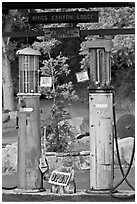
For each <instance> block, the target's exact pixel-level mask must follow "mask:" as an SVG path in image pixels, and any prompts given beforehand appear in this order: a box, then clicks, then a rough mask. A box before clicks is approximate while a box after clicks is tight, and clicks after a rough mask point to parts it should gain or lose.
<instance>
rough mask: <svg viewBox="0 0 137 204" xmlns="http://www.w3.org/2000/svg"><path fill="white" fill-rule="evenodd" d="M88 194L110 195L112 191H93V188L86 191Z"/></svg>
mask: <svg viewBox="0 0 137 204" xmlns="http://www.w3.org/2000/svg"><path fill="white" fill-rule="evenodd" d="M86 193H90V194H109V193H110V189H99V190H97V189H93V188H90V189H87V190H86Z"/></svg>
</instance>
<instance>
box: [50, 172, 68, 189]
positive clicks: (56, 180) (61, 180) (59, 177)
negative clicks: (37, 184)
mask: <svg viewBox="0 0 137 204" xmlns="http://www.w3.org/2000/svg"><path fill="white" fill-rule="evenodd" d="M70 177H71V173H66V172H59V171H56V170H54V171H52V174H51V176H50V178H49V181H48V182H49V183H51V184H54V185H60V186H67V184H68V182H69V180H70Z"/></svg>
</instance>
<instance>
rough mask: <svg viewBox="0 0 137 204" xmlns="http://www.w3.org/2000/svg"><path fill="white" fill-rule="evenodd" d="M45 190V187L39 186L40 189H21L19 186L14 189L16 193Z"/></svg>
mask: <svg viewBox="0 0 137 204" xmlns="http://www.w3.org/2000/svg"><path fill="white" fill-rule="evenodd" d="M44 191H46V189H45V188H41V189H26V190H25V189H21V188H16V189H14V192H16V193H39V192H44Z"/></svg>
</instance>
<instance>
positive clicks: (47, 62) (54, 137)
mask: <svg viewBox="0 0 137 204" xmlns="http://www.w3.org/2000/svg"><path fill="white" fill-rule="evenodd" d="M58 44H59V42H58V41H57V40H55V39H52V40H50V41H42V42H34V43H33V48H35V49H38V50H40V51H41V52H42V54H43V55H44V56H43V58H46V59H44V60H43V61H42V62H41V67H40V69H41V74H42V75H44V76H48V77H52V87H50V88H49V87H48V88H41V92H42V93H43V94H44V95H45V96H46V97H47V98H53V101H54V103H53V106H52V108H51V118H50V124H48V125H47V148H48V151H58V152H60V151H65V150H66V149H67V147H68V141H72V140H73V139H74V134H73V131H72V130H71V126H70V125H69V123H68V118H69V113H68V111H67V110H66V106H67V103H70V102H71V101H74V100H76V99H77V96H76V92H75V90H73V85H72V82H68V83H63V81H62V82H60V80H59V77H60V76H62V75H64V76H67V75H68V74H69V72H70V70H69V69H68V67H69V66H68V64H67V60H68V58H67V57H65V56H62V54H61V53H60V54H59V55H58V56H56V58H53V57H52V56H51V53H52V50H53V49H54V48H55V47H56V45H58Z"/></svg>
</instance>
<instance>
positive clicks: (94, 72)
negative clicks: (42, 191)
mask: <svg viewBox="0 0 137 204" xmlns="http://www.w3.org/2000/svg"><path fill="white" fill-rule="evenodd" d="M111 47H112V41H111V40H107V39H104V38H96V39H94V40H91V41H87V44H86V48H87V49H88V50H89V56H90V87H89V132H90V190H91V191H92V190H94V191H102V190H103V191H105V190H106V191H107V190H110V189H111V187H112V185H113V89H112V88H111V86H110V84H111V57H110V51H111Z"/></svg>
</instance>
